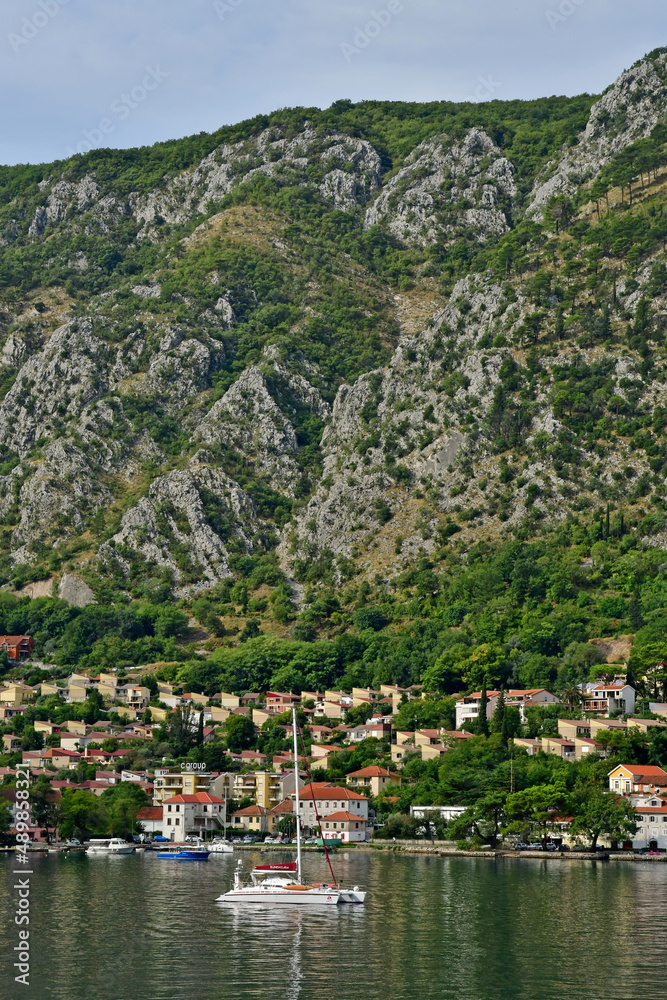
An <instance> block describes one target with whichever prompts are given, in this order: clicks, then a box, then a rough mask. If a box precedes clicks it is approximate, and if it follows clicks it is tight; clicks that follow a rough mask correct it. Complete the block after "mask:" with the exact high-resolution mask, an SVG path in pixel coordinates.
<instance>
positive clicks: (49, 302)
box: [0, 52, 667, 596]
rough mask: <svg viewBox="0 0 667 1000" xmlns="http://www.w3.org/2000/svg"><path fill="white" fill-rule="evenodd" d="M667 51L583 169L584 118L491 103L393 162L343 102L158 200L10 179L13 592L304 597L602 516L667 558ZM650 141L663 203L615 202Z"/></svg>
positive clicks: (621, 83)
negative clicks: (73, 586) (272, 591)
mask: <svg viewBox="0 0 667 1000" xmlns="http://www.w3.org/2000/svg"><path fill="white" fill-rule="evenodd" d="M666 58H667V57H666V56H665V54H664V53H663V52H658V53H654V54H652V55H651V56H650V57H648V58H647V60H645V61H644V62H642V63H641V64H639V65H637V66H635V67H633V68H632V69H631V70H629V71H627V72H625V73H623V74H622V75H621V76H620V77H619V79H618V80H617V81H616V83H615V84H614V85H613V86H612V87H610V89H609V90H608V91H607V92H606V93H605V94H604V95H603V96H602V97H601V98H599V99H598V100H597V101H596V102H595V103H593V104H592V107H591V106H590V103H591V102H589V103H588V105H585V102H584V103H583V104H582V105H581V106H584V105H585V106H586V107H587V108H590V111H589V112H588V111H587V114H589V116H588V121H587V123H586V121H585V120H582V126H581V128H579V130H578V131H576V130H575V131H574V132H572V134H570V136H569V138H568V140H567V143H566V145H565V146H563V145H562V144H561V143H560V139H559V137H560V138H562V136H563V135H565V134H566V133H567V129H568V128H569V129H570V130H572V128H574V126H572V125H571V124H568V125H566V124H563V125H562V127H561V125H560V124H559V125H558V128H559V129H560V131H558V129H556V128H555V127H554V129H553V130H552V132H550V133H549V137H550V138H549V140H548V141H547V139H546V138H545V133H541V132H540V131H539V130H540V128H541V127H542V126H540V125H539V124H535V123H534V122H533V123H532V124H530V122H528V123H526V124H524V125H523V126H522V127H523V128H524V132H525V134H523V135H521V136H520V140H521V141H520V142H519V140H518V139H516V135H517V129H514V130H513V132H512V137H508V136H509V130H508V129H504V127H503V126H502V121H500V123H499V121H498V116H500V119H502V115H503V111H502V106H500V105H499V104H498V102H494V107H493V108H492V109H491V106H489V108H487V109H486V110H485V109H484V108H483V107H482V106H480V107H479V108H477V107H476V106H474V107H472V106H471V107H468V108H466V109H465V110H464V112H459V111H456V112H455V111H453V110H451V108H443V110H442V113H441V114H440V113H439V112H437V111H433V110H431V111H429V114H430V115H431V118H429V119H428V121H427V124H423V123H422V124H419V126H418V127H417V126H415V128H414V130H413V132H412V133H409V131H408V130H406V129H405V127H404V125H401V127H400V128H399V127H398V125H397V126H396V134H397V135H398V136H399V138H398V139H396V140H395V141H394V144H393V145H392V142H391V141H390V138H388V134H387V130H386V129H385V131H384V132H382V130H381V129H380V127H379V126H378V125H377V121H378V120H381V118H379V117H376V118H375V119H373V120H371V119H372V118H373V116H372V114H371V112H370V111H368V109H366V107H365V106H364V108H363V109H361V110H360V111H359V112H358V115H357V119H355V114H357V112H356V111H355V107H354V106H352V105H348V104H347V103H346V102H339V103H340V104H341V108H340V109H339V115H338V119H337V123H335V122H333V120H332V113H329V114H328V117H327V114H325V113H321V112H317V113H316V112H315V110H311V111H309V112H307V113H304V114H303V115H302V117H301V118H300V119H298V116H296V117H295V115H292V116H291V117H290V118H289V121H278V120H276V121H274V122H272V123H271V122H268V123H267V122H261V123H257V125H256V126H253V124H252V123H249V124H248V123H247V124H246V125H245V126H244V129H245V134H243V135H242V136H240V137H239V135H237V134H230V135H229V136H227V137H226V138H225V141H221V142H220V143H219V144H217V145H215V147H214V148H213V149H212V150H208V151H205V150H204V151H203V155H195V152H193V150H194V149H195V147H194V146H192V144H190V145H189V146H187V147H186V146H184V147H183V150H182V153H179V154H178V156H176V154H173V155H174V158H175V159H176V160H178V159H179V157H180V158H181V160H183V161H185V160H188V159H189V160H191V161H193V162H188V163H187V164H186V165H179V164H178V163H176V165H174V164H173V163H172V165H171V166H170V168H169V169H168V170H166V171H164V172H163V173H162V174H161V175H159V177H158V173H157V168H155V167H154V165H152V161H151V163H146V164H144V166H143V167H142V166H141V164H142V161H141V158H140V157H139V156H138V155H137V156H136V157H130V158H129V160H127V161H126V160H122V162H121V161H118V162H116V161H114V159H113V156H114V155H116V154H108V155H107V154H104V155H103V154H90V155H89V156H88V157H83V158H81V157H77V158H75V160H73V161H69V162H67V163H61V164H53V165H50V166H47V167H40V168H23V170H24V172H23V173H22V174H21V173H20V169H19V168H16V169H13V170H10V169H7V170H6V171H5V175H4V177H3V181H2V201H1V203H0V239H1V245H0V251H1V258H0V280H1V282H2V315H1V316H0V333H1V335H2V347H1V351H0V383H1V384H0V396H1V397H2V399H1V401H0V461H1V463H2V464H1V466H0V517H1V518H2V529H1V530H2V543H3V558H2V569H1V572H2V578H3V581H4V582H5V583H13V584H14V585H16V586H20V585H21V584H22V583H24V582H25V581H27V580H39V579H46V578H48V577H49V576H50V574H56V575H58V576H60V575H63V574H65V573H70V574H72V573H76V574H79V575H80V576H81V577H85V579H86V580H87V582H88V584H89V585H90V586H92V588H93V590H95V588H96V587H99V586H101V585H102V583H104V585H105V586H107V585H108V586H113V587H115V588H116V589H120V590H121V591H124V592H128V593H134V592H136V589H137V587H139V588H140V587H141V586H142V585H143V584H142V581H145V580H146V579H149V578H152V577H159V578H160V579H162V580H166V581H167V582H168V585H169V586H170V587H172V588H173V591H174V593H176V594H178V595H180V596H187V595H189V594H192V593H194V592H196V591H198V590H201V589H202V588H204V589H205V588H208V587H211V586H213V585H214V584H215V583H216V582H217V581H220V580H222V579H224V578H227V577H230V576H233V575H235V574H237V573H238V572H239V566H240V565H242V561H243V560H244V559H248V558H250V559H257V558H258V557H260V556H262V555H269V554H271V553H276V554H277V557H278V559H279V561H280V564H281V566H282V569H283V571H284V572H285V573H286V574H287V576H288V577H290V578H292V579H294V578H296V579H298V580H300V581H302V582H311V583H317V582H320V581H338V582H340V581H341V580H344V579H348V578H352V577H354V576H359V575H361V576H362V577H366V578H368V579H374V578H376V577H379V578H383V579H391V578H392V577H393V576H395V575H396V574H399V573H401V572H404V571H405V569H406V568H408V567H409V566H410V565H412V564H413V563H415V562H416V561H418V560H420V559H424V558H427V559H430V560H432V561H434V562H437V559H438V554H439V553H440V554H441V553H442V552H443V551H445V550H446V548H447V546H451V545H459V546H461V547H463V548H465V546H466V545H467V544H469V543H470V542H471V541H472V540H479V539H483V538H488V539H492V538H497V537H502V536H504V535H508V534H511V533H524V534H525V533H528V534H530V533H536V532H539V531H540V530H542V527H543V525H544V524H557V523H558V522H560V521H563V520H567V519H571V518H572V517H579V516H584V517H592V516H596V515H595V512H596V511H597V510H598V508H600V507H601V506H602V507H604V506H606V505H611V506H612V508H614V509H619V510H620V509H621V508H623V509H625V508H627V510H628V517H631V516H634V515H633V512H635V513H636V514H637V523H638V524H639V523H640V522H641V527H640V528H639V529H638V530H640V531H641V532H642V533H643V535H645V536H646V537H647V538H648V539H649V540H650V541H651V544H658V545H662V539H663V538H664V537H665V534H664V531H663V526H662V523H660V524H658V521H659V517H657V514H659V512H660V511H661V509H662V508H661V503H662V496H663V493H664V486H665V474H666V473H667V452H665V449H664V444H663V439H662V432H663V429H664V425H665V420H663V417H662V414H663V412H665V413H667V400H666V399H665V396H666V390H665V389H664V366H665V352H664V331H665V326H666V324H665V317H666V316H667V302H666V300H665V295H666V293H667V271H666V270H665V265H664V262H663V261H664V252H665V251H664V246H665V232H664V229H663V228H662V221H661V220H662V218H663V207H664V182H665V179H666V175H665V168H667V156H664V146H663V143H664V137H663V136H662V134H661V133H660V128H661V126H663V125H665V124H667V122H666V117H667V110H666V108H667V105H666V97H667V90H666V85H665V77H666V74H667V64H666ZM496 105H497V107H496ZM334 107H336V106H334ZM390 107H391V106H385V110H384V112H383V113H384V114H385V116H386V115H390V110H388V108H389V109H390ZM577 107H578V108H579V107H580V105H577ZM563 109H564V110H563ZM570 110H571V109H570ZM374 113H375V112H373V114H374ZM568 113H569V112H567V108H566V106H565V105H563V108H561V107H560V105H559V106H558V108H556V109H555V110H553V111H552V117H553V119H554V120H556V119H558V121H559V122H560V121H561V119H562V121H563V122H567V121H568V118H567V114H568ZM507 114H508V115H509V114H510V111H509V109H508V111H507ZM512 114H517V112H516V109H513V110H512ZM403 115H404V112H403V111H401V116H403ZM457 115H458V117H457ZM475 115H477V116H478V118H479V120H478V122H477V123H475V122H474V116H475ZM559 115H560V116H561V118H558V116H559ZM399 117H400V116H399ZM418 118H419V116H418V114H417V112H416V111H415V121H417V120H418ZM529 118H530V116H528V119H529ZM398 120H399V119H398V118H397V121H398ZM400 120H401V121H404V118H400ZM424 120H425V121H426V119H424ZM572 120H574V118H573V119H572ZM530 128H533V129H534V130H535V134H534V148H535V149H536V150H542V149H543V151H541V152H534V151H531V153H530V156H529V155H528V154H527V153H526V152H525V150H526V148H528V146H529V145H530V143H529V141H528V140H529V138H530V136H529V131H530ZM408 134H411V135H412V139H410V141H408V139H406V135H408ZM538 140H539V141H538ZM639 140H646V141H650V142H652V143H653V145H652V147H651V148H652V149H653V152H654V159H653V160H652V161H651V162H652V166H649V167H648V172H646V171H645V169H644V167H643V166H642V168H641V191H640V192H639V193H636V194H635V197H634V200H631V201H630V202H629V201H628V199H627V197H626V194H625V191H624V190H615V189H612V190H611V192H609V190H608V191H607V199H606V204H605V205H604V206H603V210H601V209H600V205H599V199H598V204H597V205H596V203H595V199H593V201H591V197H590V194H589V191H590V186H591V184H592V183H593V182H594V181H595V179H596V177H597V176H598V174H599V173H600V171H601V170H602V169H603V168H605V167H607V166H608V165H609V164H610V163H613V162H614V157H615V156H617V155H618V154H619V153H621V152H622V151H624V150H628V149H633V148H634V146H633V144H635V143H637V142H638V141H639ZM392 141H393V140H392ZM184 142H185V140H184ZM410 142H411V143H412V145H410ZM512 142H514V143H515V144H514V145H512ZM540 142H541V145H540ZM549 143H551V145H549ZM407 146H410V148H406V147H407ZM642 148H643V147H642ZM522 149H523V152H521V150H522ZM168 152H169V156H172V153H173V151H171V147H170V150H169V151H168ZM124 155H125V154H123V156H124ZM118 156H119V157H121V154H118ZM160 156H161V157H164V158H165V159H168V158H169V157H168V156H167V153H164V154H163V153H160ZM121 159H122V158H121ZM663 161H664V163H663ZM170 162H171V161H170ZM114 163H116V165H115V166H114ZM142 171H143V173H142ZM645 173H646V176H645ZM146 178H149V179H150V184H149V183H147V181H146ZM155 178H158V179H155ZM154 179H155V183H153V180H154ZM139 181H140V182H141V183H139ZM151 184H152V186H151ZM556 198H560V199H561V200H560V202H559V204H560V205H561V209H562V205H563V199H566V202H567V209H566V211H565V212H564V214H563V211H561V213H560V214H556V215H554V213H553V212H552V211H551V206H552V205H553V204H554V199H556ZM550 213H551V214H550ZM554 218H555V219H556V222H554ZM561 219H562V225H561V224H559V220H561ZM651 505H652V507H653V509H654V512H657V513H656V518H657V519H654V522H651V523H648V522H647V511H648V510H649V509H650V506H651Z"/></svg>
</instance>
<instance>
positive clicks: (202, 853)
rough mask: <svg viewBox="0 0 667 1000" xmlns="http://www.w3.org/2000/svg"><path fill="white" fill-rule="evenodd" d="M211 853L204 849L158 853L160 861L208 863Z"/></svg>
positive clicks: (191, 848)
mask: <svg viewBox="0 0 667 1000" xmlns="http://www.w3.org/2000/svg"><path fill="white" fill-rule="evenodd" d="M208 856H209V851H207V850H204V848H203V847H182V848H174V849H172V850H167V851H158V852H157V857H158V859H159V860H160V861H208Z"/></svg>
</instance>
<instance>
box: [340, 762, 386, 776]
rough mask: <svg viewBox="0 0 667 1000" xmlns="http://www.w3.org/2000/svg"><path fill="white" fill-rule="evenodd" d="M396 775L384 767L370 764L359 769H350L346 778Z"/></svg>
mask: <svg viewBox="0 0 667 1000" xmlns="http://www.w3.org/2000/svg"><path fill="white" fill-rule="evenodd" d="M395 777H396V775H395V774H392V772H391V771H388V770H387V768H386V767H379V766H378V765H377V764H371V765H370V766H369V767H362V768H361V770H360V771H351V772H350V774H348V778H395Z"/></svg>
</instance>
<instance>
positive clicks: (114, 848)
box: [86, 837, 134, 854]
mask: <svg viewBox="0 0 667 1000" xmlns="http://www.w3.org/2000/svg"><path fill="white" fill-rule="evenodd" d="M86 854H134V844H128V843H127V841H126V840H121V838H120V837H104V838H103V839H102V838H99V839H94V840H91V841H90V844H89V845H88V847H87V848H86Z"/></svg>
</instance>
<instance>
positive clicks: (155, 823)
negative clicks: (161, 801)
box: [137, 806, 162, 835]
mask: <svg viewBox="0 0 667 1000" xmlns="http://www.w3.org/2000/svg"><path fill="white" fill-rule="evenodd" d="M137 820H138V822H139V823H141V825H142V826H143V828H144V832H145V833H153V834H155V833H157V834H158V835H160V834H161V833H162V807H161V806H142V807H141V809H140V810H139V812H138V813H137Z"/></svg>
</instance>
